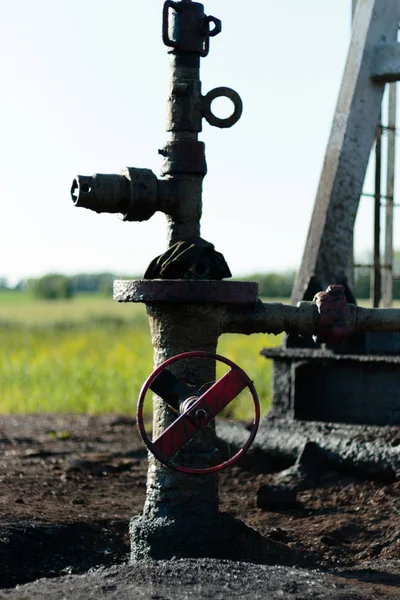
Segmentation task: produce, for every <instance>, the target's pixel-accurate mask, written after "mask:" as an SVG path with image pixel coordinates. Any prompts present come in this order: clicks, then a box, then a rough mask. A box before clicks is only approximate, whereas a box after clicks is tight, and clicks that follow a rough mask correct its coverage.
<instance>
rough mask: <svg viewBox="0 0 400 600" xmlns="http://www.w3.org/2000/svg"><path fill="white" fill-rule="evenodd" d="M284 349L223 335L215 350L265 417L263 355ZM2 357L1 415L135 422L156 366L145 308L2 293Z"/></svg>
mask: <svg viewBox="0 0 400 600" xmlns="http://www.w3.org/2000/svg"><path fill="white" fill-rule="evenodd" d="M279 343H280V337H279V336H273V335H271V336H266V335H263V334H259V335H252V336H244V335H224V336H222V337H221V339H220V343H219V347H218V352H219V353H220V354H222V355H224V356H226V357H228V358H230V359H231V360H233V361H235V362H236V363H237V364H239V366H241V367H242V368H243V369H244V370H245V371H246V372H247V373H248V375H249V376H250V377H251V379H252V380H253V381H254V383H255V385H256V388H257V391H258V393H259V396H260V400H261V403H262V410H263V412H265V411H266V410H267V409H268V407H269V405H270V399H271V364H270V362H269V361H266V360H265V359H264V358H262V357H261V356H260V355H259V352H260V350H261V348H263V347H265V346H275V345H279ZM0 351H1V362H0V412H1V413H35V412H68V413H71V412H72V413H78V412H81V413H82V412H83V413H110V412H114V413H131V414H134V413H135V411H136V400H137V397H138V393H139V390H140V387H141V385H142V383H143V382H144V380H145V379H146V377H147V376H148V375H149V374H150V372H151V370H152V360H153V359H152V354H153V353H152V347H151V339H150V333H149V328H148V323H147V317H146V313H145V308H144V306H142V305H136V304H118V303H116V302H114V301H113V300H111V299H106V298H102V297H99V296H93V295H87V296H80V297H77V298H74V299H73V300H69V301H47V302H46V301H35V300H32V299H31V298H30V297H29V296H28V295H27V294H18V293H13V292H2V293H0ZM240 416H241V417H242V418H246V415H240Z"/></svg>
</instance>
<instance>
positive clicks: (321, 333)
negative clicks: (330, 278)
mask: <svg viewBox="0 0 400 600" xmlns="http://www.w3.org/2000/svg"><path fill="white" fill-rule="evenodd" d="M313 302H314V304H316V305H317V307H318V313H319V319H318V331H317V334H316V336H315V337H316V341H317V342H318V343H320V344H322V343H327V344H341V343H342V342H344V341H345V340H346V339H347V337H348V335H349V328H348V325H347V315H346V296H345V288H344V286H343V285H330V286H329V287H328V289H327V290H326V291H325V292H318V294H316V295H315V296H314V300H313Z"/></svg>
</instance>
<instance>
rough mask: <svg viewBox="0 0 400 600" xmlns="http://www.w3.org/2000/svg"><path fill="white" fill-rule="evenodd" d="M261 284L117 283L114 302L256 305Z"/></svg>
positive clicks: (188, 281)
mask: <svg viewBox="0 0 400 600" xmlns="http://www.w3.org/2000/svg"><path fill="white" fill-rule="evenodd" d="M257 293H258V284H257V283H253V282H248V281H191V280H179V279H177V280H168V279H157V280H146V279H140V280H137V281H129V280H127V281H118V280H117V281H115V282H114V300H117V301H118V302H144V303H147V304H151V303H159V302H162V303H169V302H171V303H182V304H191V303H193V304H197V303H202V304H203V303H216V304H252V303H256V301H257Z"/></svg>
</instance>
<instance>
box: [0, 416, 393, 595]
mask: <svg viewBox="0 0 400 600" xmlns="http://www.w3.org/2000/svg"><path fill="white" fill-rule="evenodd" d="M0 452H1V454H0V490H1V492H0V588H2V590H3V591H1V590H0V598H2V597H6V596H7V597H9V596H8V595H9V593H10V590H11V588H15V586H17V584H23V583H27V582H32V581H35V580H37V579H39V578H43V577H60V576H62V575H70V574H82V573H87V572H88V571H89V570H91V569H92V570H93V569H94V568H97V567H101V566H105V567H107V566H111V565H115V564H119V563H126V562H127V561H128V554H129V538H128V523H129V520H130V518H131V517H132V516H133V515H136V514H139V513H140V512H141V509H142V506H143V502H144V497H145V484H146V471H147V453H146V451H145V449H144V446H143V444H142V441H141V440H140V438H139V434H138V433H137V429H136V426H135V422H134V420H133V419H130V418H124V417H115V416H111V417H86V416H62V415H42V416H28V417H20V416H2V417H0ZM266 470H267V469H266ZM276 481H277V475H276V474H274V473H260V472H256V471H251V470H248V469H245V468H244V467H240V466H235V467H234V468H232V469H230V470H226V471H224V472H222V474H221V475H220V498H221V511H223V512H227V513H230V514H232V515H234V516H236V517H237V518H240V519H243V520H244V521H246V523H247V524H248V525H250V526H252V527H254V528H255V529H257V530H258V531H259V532H260V533H261V534H262V535H263V536H265V537H266V538H269V539H271V540H274V541H278V542H280V543H282V544H283V547H284V550H285V557H286V558H285V562H286V564H287V553H288V550H291V551H292V554H293V556H297V557H300V563H301V564H300V565H299V566H301V567H302V568H306V569H311V570H313V569H319V570H322V571H326V572H328V573H331V574H334V576H335V577H339V578H340V581H346V582H349V585H351V586H354V585H356V587H357V589H359V590H360V595H359V596H353V595H351V594H350V592H349V594H348V595H347V596H346V594H345V595H343V596H337V597H340V598H347V597H348V598H353V597H354V598H356V597H357V598H367V597H368V598H393V599H394V598H400V482H398V481H397V482H394V481H379V480H363V479H357V478H355V477H352V476H351V475H343V473H341V474H338V473H335V472H333V471H331V472H327V473H325V474H324V475H323V476H322V477H321V478H320V479H319V481H318V482H316V483H315V484H314V485H306V486H304V485H303V486H302V488H301V489H300V490H299V491H298V494H297V503H296V504H294V505H291V506H290V507H289V508H287V509H285V510H283V508H282V507H279V506H278V507H276V508H275V509H274V510H271V509H270V510H265V509H261V508H258V507H257V492H258V490H259V488H260V486H263V485H266V484H274V483H276ZM173 563H174V561H172V562H171V564H173ZM277 564H279V556H278V557H277ZM293 566H296V561H295V560H294V563H293ZM251 567H253V566H251ZM249 568H250V566H249ZM238 572H239V571H238ZM244 576H245V575H244ZM6 588H8V590H9V591H7V592H6ZM19 589H21V590H22V589H23V588H19ZM3 594H5V595H4V596H3ZM362 594H367V595H362ZM232 595H233V596H234V595H235V594H234V593H233V592H232ZM99 596H100V595H99ZM189 596H190V595H189ZM189 596H188V597H189ZM10 597H13V596H11V595H10ZM17 597H21V598H22V597H24V598H25V597H37V598H40V597H42V596H41V595H40V594H39V595H31V596H29V594H28V595H27V596H15V598H17ZM54 597H55V595H54ZM57 597H58V596H57ZM60 597H68V598H69V597H71V598H72V597H76V598H79V597H81V596H79V595H75V596H73V595H72V596H67V595H66V596H60ZM82 597H84V596H82ZM110 597H111V596H110ZM112 597H114V596H112ZM115 597H116V598H117V597H119V596H115ZM120 597H121V598H122V597H125V596H123V595H121V596H120ZM127 597H128V596H127ZM129 597H130V596H129ZM132 597H134V596H132ZM137 597H144V596H139V595H138V596H137ZM150 597H151V595H150V596H149V598H150ZM153 597H154V596H153ZM159 597H161V596H159ZM181 597H186V596H184V595H183V594H182V596H181ZM190 597H192V596H190ZM210 597H213V596H210ZM214 597H217V596H215V594H214ZM221 597H224V596H221ZM227 597H228V596H227ZM246 597H251V596H246ZM254 597H256V596H254ZM257 597H258V596H257ZM272 597H273V596H271V598H272ZM274 597H275V596H274ZM282 597H285V596H284V595H283V596H282ZM287 597H290V598H292V597H293V598H305V597H307V598H308V597H310V598H311V597H312V596H301V595H297V596H289V595H287ZM315 597H318V598H319V597H323V596H315ZM326 597H328V596H326ZM335 597H336V596H335Z"/></svg>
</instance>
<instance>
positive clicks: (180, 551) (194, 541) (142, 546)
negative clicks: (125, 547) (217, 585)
mask: <svg viewBox="0 0 400 600" xmlns="http://www.w3.org/2000/svg"><path fill="white" fill-rule="evenodd" d="M129 532H130V538H131V561H132V562H136V561H140V560H148V559H156V560H163V559H173V558H218V559H228V560H245V561H249V562H254V563H260V564H275V563H276V557H277V555H278V553H279V557H280V558H279V560H280V563H281V564H282V552H283V564H290V563H292V562H293V560H295V557H294V556H293V552H292V551H291V550H290V549H289V548H286V549H285V547H284V546H283V545H282V544H280V543H279V542H275V541H273V540H270V539H267V538H264V537H263V536H262V535H261V534H260V533H258V531H256V530H255V529H253V528H252V527H249V526H248V525H246V523H244V522H243V521H240V520H239V519H235V518H234V517H232V516H230V515H227V514H218V515H216V516H215V517H210V518H208V519H199V518H198V517H196V516H186V515H182V516H181V517H169V516H166V517H158V518H151V519H147V518H144V517H143V516H137V517H134V518H133V519H132V520H131V522H130V527H129ZM286 554H287V556H286Z"/></svg>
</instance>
